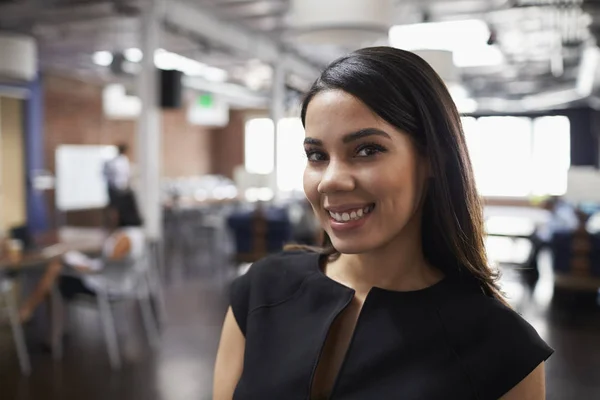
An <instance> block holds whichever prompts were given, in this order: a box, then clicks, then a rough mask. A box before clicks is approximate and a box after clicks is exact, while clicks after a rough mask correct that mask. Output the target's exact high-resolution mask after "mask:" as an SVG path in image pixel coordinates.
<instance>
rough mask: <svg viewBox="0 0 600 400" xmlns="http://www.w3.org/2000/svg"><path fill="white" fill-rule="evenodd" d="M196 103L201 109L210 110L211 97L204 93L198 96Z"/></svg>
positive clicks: (212, 100)
mask: <svg viewBox="0 0 600 400" xmlns="http://www.w3.org/2000/svg"><path fill="white" fill-rule="evenodd" d="M196 103H197V104H198V105H199V106H200V107H203V108H211V107H212V106H213V103H214V99H213V95H212V94H210V93H204V94H201V95H199V96H198V98H197V99H196Z"/></svg>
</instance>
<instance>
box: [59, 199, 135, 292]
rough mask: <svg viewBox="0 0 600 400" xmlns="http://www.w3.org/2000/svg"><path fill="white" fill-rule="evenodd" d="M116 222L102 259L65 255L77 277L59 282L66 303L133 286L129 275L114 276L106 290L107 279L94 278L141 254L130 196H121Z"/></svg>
mask: <svg viewBox="0 0 600 400" xmlns="http://www.w3.org/2000/svg"><path fill="white" fill-rule="evenodd" d="M116 218H117V223H116V224H111V225H116V226H117V228H116V229H115V230H114V231H113V232H112V233H111V234H110V235H109V236H108V238H106V240H105V241H104V245H103V246H102V258H99V259H98V258H97V259H93V258H89V257H87V256H86V255H84V254H82V253H79V252H68V253H67V254H65V256H64V262H65V264H67V265H68V266H69V267H71V268H72V269H74V270H75V271H77V273H78V274H77V275H78V276H77V277H75V276H70V275H68V274H65V275H64V276H62V277H61V278H60V290H61V293H62V295H63V297H65V298H66V299H67V300H70V299H71V298H73V297H74V296H76V295H77V294H88V295H93V294H95V293H96V291H98V290H99V289H107V290H108V291H109V293H111V292H115V293H116V294H118V293H119V292H121V289H122V288H123V287H125V286H127V285H129V284H132V282H131V280H130V279H129V278H130V276H129V275H128V274H121V273H116V274H114V275H116V277H114V276H113V277H111V278H112V279H110V280H109V281H110V282H111V285H110V286H109V287H105V284H106V282H107V279H105V277H104V276H102V277H98V276H94V274H97V273H98V272H100V271H102V269H103V268H104V266H105V263H106V262H107V261H108V262H110V261H115V262H118V261H135V260H138V259H140V258H141V257H142V256H143V254H144V248H145V236H144V231H143V229H142V220H141V218H140V215H139V212H138V209H137V205H136V202H135V198H134V197H133V194H131V195H129V194H124V195H122V196H121V198H120V200H119V205H118V208H117V213H116ZM115 278H116V279H115Z"/></svg>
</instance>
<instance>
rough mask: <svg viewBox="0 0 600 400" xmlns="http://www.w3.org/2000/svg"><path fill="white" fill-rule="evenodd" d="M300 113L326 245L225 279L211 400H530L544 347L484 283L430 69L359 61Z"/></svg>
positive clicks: (452, 110)
mask: <svg viewBox="0 0 600 400" xmlns="http://www.w3.org/2000/svg"><path fill="white" fill-rule="evenodd" d="M301 117H302V121H303V124H304V127H305V131H306V138H305V141H304V143H305V148H306V154H307V158H308V163H307V167H306V171H305V174H304V190H305V193H306V196H307V198H308V200H309V201H310V203H311V205H312V207H313V210H314V212H315V214H316V216H317V218H318V219H319V221H320V224H321V226H322V227H323V229H324V231H325V235H324V238H325V243H324V249H323V250H321V251H319V252H314V253H311V252H309V251H295V252H284V253H282V254H279V255H275V256H271V257H268V258H266V259H264V260H262V261H260V262H258V263H256V264H255V265H253V266H252V268H250V270H249V272H248V273H247V274H246V275H244V276H242V277H240V278H238V279H237V280H236V281H235V282H234V284H233V286H232V289H231V290H232V293H231V307H230V308H229V310H228V313H227V316H226V318H225V323H224V327H223V333H222V337H221V343H220V346H219V351H218V355H217V361H216V367H215V382H214V385H215V387H214V399H216V400H225V399H232V398H234V399H286V400H291V399H344V400H346V399H369V400H370V399H403V400H411V399H424V400H425V399H426V400H432V399H444V400H448V399H461V400H465V399H480V400H487V399H490V400H491V399H498V398H502V399H509V400H510V399H519V400H524V399H528V400H529V399H531V400H534V399H535V400H537V399H540V400H541V399H543V398H544V361H545V360H546V359H547V358H548V357H549V356H550V355H551V354H552V352H553V350H552V349H551V348H549V347H548V346H547V345H546V344H545V343H544V342H543V341H542V340H541V339H540V338H539V336H538V335H537V333H536V331H535V330H534V329H533V328H532V327H531V326H530V325H529V324H527V323H526V322H525V321H524V320H523V319H522V318H521V317H520V316H519V315H517V314H516V313H515V312H513V311H512V310H511V309H510V308H509V307H508V306H507V305H506V304H505V302H504V300H503V299H502V296H501V294H500V292H499V290H498V287H497V286H496V282H495V278H496V277H495V276H494V274H493V272H492V271H491V270H490V268H489V267H488V264H487V260H486V256H485V250H484V241H483V234H484V232H483V227H482V210H481V205H480V201H479V198H478V196H477V193H476V190H475V184H474V181H473V173H472V171H471V165H470V161H469V157H468V154H467V149H466V145H465V139H464V136H463V133H462V128H461V123H460V118H459V114H458V113H457V110H456V107H455V105H454V103H453V101H452V99H451V97H450V95H449V93H448V90H447V88H446V87H445V85H444V84H443V82H442V81H441V79H440V78H439V77H438V75H437V74H436V73H435V72H434V71H433V70H432V68H431V67H430V66H429V65H428V64H427V63H426V62H425V61H423V60H422V59H421V58H419V57H418V56H416V55H414V54H412V53H409V52H406V51H402V50H398V49H393V48H387V47H377V48H367V49H362V50H359V51H356V52H354V53H352V54H350V55H348V56H345V57H342V58H341V59H338V60H337V61H335V62H333V63H332V64H331V65H330V66H329V67H327V68H326V69H325V71H324V72H323V73H322V75H321V76H320V78H319V79H318V80H317V81H316V82H315V83H314V85H313V86H312V88H311V90H310V91H309V93H308V95H307V97H306V99H305V100H304V103H303V107H302V114H301Z"/></svg>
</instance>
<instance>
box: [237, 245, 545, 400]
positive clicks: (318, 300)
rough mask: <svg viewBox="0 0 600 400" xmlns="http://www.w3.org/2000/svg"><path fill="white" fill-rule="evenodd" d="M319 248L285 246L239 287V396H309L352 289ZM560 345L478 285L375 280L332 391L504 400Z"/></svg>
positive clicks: (366, 397)
mask: <svg viewBox="0 0 600 400" xmlns="http://www.w3.org/2000/svg"><path fill="white" fill-rule="evenodd" d="M320 259H321V256H320V255H319V254H316V253H305V252H294V253H280V254H277V255H274V256H270V257H267V258H265V259H263V260H261V261H259V262H257V263H255V264H254V265H253V266H252V267H251V268H250V270H249V271H248V273H246V274H245V275H243V276H241V277H239V278H238V279H237V280H236V281H235V282H234V283H233V286H232V289H231V290H232V292H231V306H232V309H233V313H234V316H235V318H236V320H237V323H238V325H239V326H240V328H241V330H242V332H243V334H244V336H245V337H246V350H245V354H244V369H243V373H242V376H241V378H240V381H239V383H238V385H237V388H236V390H235V394H234V397H233V398H234V399H235V400H296V399H298V400H307V399H309V398H310V392H311V383H312V381H313V375H314V373H315V370H316V366H317V362H318V360H319V356H320V354H321V351H322V348H323V344H324V342H325V338H326V336H327V333H328V332H329V328H330V326H331V324H332V322H333V321H334V319H335V318H336V316H337V315H339V314H340V313H341V312H342V310H344V308H345V307H346V306H347V305H348V304H349V303H350V301H351V300H352V298H353V296H354V291H353V290H352V289H350V288H348V287H346V286H343V285H341V284H340V283H338V282H336V281H334V280H332V279H331V278H329V277H327V276H326V275H325V274H324V273H323V272H322V270H321V268H320ZM552 352H553V350H552V349H551V348H550V347H549V346H548V345H546V343H544V341H542V339H540V337H539V336H538V334H537V332H536V331H535V329H533V327H531V326H530V325H529V324H528V323H527V322H525V320H523V319H522V318H521V317H520V316H519V315H518V314H517V313H516V312H514V311H512V310H511V309H509V308H507V307H506V306H504V305H502V304H501V303H500V302H499V301H497V300H495V299H492V298H490V297H488V296H486V295H485V294H484V293H483V292H482V291H481V290H479V289H478V288H477V287H476V285H473V284H467V283H465V282H462V281H460V280H459V279H458V278H450V277H446V278H444V279H443V280H442V281H440V282H439V283H437V284H435V285H433V286H430V287H428V288H425V289H422V290H417V291H410V292H396V291H389V290H384V289H379V288H373V289H372V290H371V291H370V292H369V294H368V296H367V298H366V300H365V302H364V305H363V307H362V310H361V313H360V315H359V317H358V321H357V324H356V328H355V331H354V334H353V337H352V340H351V342H350V346H349V348H348V350H347V353H346V357H345V359H344V361H343V364H342V366H341V369H340V372H339V375H338V377H337V379H336V382H335V383H334V387H333V392H332V394H331V396H330V399H343V400H354V399H356V400H358V399H360V400H373V399H402V400H417V399H418V400H437V399H440V400H442V399H443V400H449V399H460V400H470V399H473V400H474V399H478V400H496V399H498V398H499V397H501V396H502V395H503V394H505V393H506V392H508V391H509V390H510V389H511V388H513V387H514V386H515V385H516V384H518V383H519V382H520V381H521V380H522V379H523V378H525V377H526V376H527V375H529V373H530V372H532V371H533V370H534V369H535V367H537V366H538V365H539V364H540V363H541V362H542V361H545V360H546V359H547V358H548V357H550V355H551V354H552Z"/></svg>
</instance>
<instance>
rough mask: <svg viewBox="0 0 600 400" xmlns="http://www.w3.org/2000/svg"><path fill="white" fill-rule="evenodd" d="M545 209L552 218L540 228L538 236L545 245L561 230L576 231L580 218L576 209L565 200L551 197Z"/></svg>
mask: <svg viewBox="0 0 600 400" xmlns="http://www.w3.org/2000/svg"><path fill="white" fill-rule="evenodd" d="M543 208H544V209H546V210H548V211H549V212H550V218H549V219H548V221H547V222H546V223H545V224H543V225H542V226H540V227H538V229H537V231H536V234H537V236H538V239H539V240H540V241H541V242H543V243H546V244H547V243H549V242H550V239H552V234H553V233H554V232H556V231H561V230H575V229H576V228H577V225H578V224H579V218H578V217H577V213H576V212H575V207H573V205H571V204H569V203H568V202H566V201H565V200H563V199H562V198H561V197H560V196H550V197H549V198H548V199H547V200H546V201H545V202H544V204H543Z"/></svg>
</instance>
